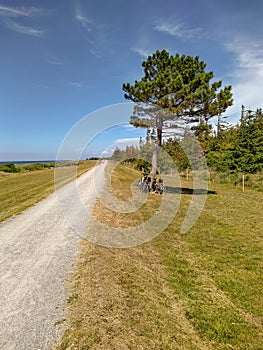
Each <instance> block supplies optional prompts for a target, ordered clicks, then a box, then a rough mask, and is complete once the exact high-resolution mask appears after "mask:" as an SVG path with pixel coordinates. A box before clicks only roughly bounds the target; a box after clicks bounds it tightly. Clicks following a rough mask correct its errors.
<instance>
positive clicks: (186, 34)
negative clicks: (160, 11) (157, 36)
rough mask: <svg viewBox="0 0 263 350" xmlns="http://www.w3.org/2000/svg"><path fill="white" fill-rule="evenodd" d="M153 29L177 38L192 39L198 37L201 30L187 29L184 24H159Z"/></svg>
mask: <svg viewBox="0 0 263 350" xmlns="http://www.w3.org/2000/svg"><path fill="white" fill-rule="evenodd" d="M154 29H155V30H157V31H158V32H161V33H166V34H169V35H171V36H175V37H178V38H185V39H192V38H194V37H196V36H200V34H201V33H202V29H201V28H187V27H186V25H185V24H184V23H178V24H172V23H168V22H159V23H157V24H156V25H155V26H154Z"/></svg>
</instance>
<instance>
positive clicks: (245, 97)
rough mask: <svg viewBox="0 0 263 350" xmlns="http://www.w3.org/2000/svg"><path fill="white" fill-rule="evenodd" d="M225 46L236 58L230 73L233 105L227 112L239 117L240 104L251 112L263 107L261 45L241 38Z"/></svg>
mask: <svg viewBox="0 0 263 350" xmlns="http://www.w3.org/2000/svg"><path fill="white" fill-rule="evenodd" d="M225 46H226V48H227V50H228V51H230V52H232V53H233V54H234V55H235V58H236V68H235V69H234V70H233V71H232V72H231V80H232V81H233V83H232V86H233V98H234V105H233V106H232V107H230V108H229V109H228V111H227V112H228V114H229V115H230V116H233V115H235V114H236V115H237V117H240V111H241V105H242V104H243V105H245V107H246V108H247V109H251V110H255V109H256V108H258V107H263V98H262V89H263V44H262V42H261V41H258V42H257V41H256V40H254V41H253V40H251V38H250V39H248V38H246V39H245V38H242V40H241V39H238V40H235V41H233V42H232V43H228V44H226V45H225Z"/></svg>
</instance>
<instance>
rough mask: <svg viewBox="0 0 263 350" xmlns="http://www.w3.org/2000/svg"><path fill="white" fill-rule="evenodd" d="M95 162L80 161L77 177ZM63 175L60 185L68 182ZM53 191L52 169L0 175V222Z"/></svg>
mask: <svg viewBox="0 0 263 350" xmlns="http://www.w3.org/2000/svg"><path fill="white" fill-rule="evenodd" d="M95 164H96V161H81V162H80V164H79V166H78V170H77V171H78V176H79V175H81V174H83V173H84V172H85V171H88V170H89V169H91V168H92V167H93V166H94V165H95ZM65 170H66V171H65V175H64V176H63V177H61V183H60V185H63V184H65V183H66V182H68V181H70V179H69V178H67V173H68V172H67V167H65ZM53 191H54V169H43V170H35V171H29V172H21V173H9V174H8V173H1V174H0V222H1V221H4V220H5V219H7V218H9V217H11V216H13V215H17V214H19V213H21V212H22V211H23V210H25V209H27V208H29V207H30V206H32V205H34V204H35V203H37V202H39V201H40V200H42V199H43V198H45V197H47V195H49V194H50V193H52V192H53Z"/></svg>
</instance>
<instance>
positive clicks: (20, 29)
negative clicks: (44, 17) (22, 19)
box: [7, 21, 44, 36]
mask: <svg viewBox="0 0 263 350" xmlns="http://www.w3.org/2000/svg"><path fill="white" fill-rule="evenodd" d="M7 27H8V28H9V29H12V30H13V31H15V32H17V33H21V34H26V35H30V36H42V35H43V34H44V31H43V30H39V29H36V28H33V27H27V26H22V25H20V24H17V23H15V22H13V21H8V22H7Z"/></svg>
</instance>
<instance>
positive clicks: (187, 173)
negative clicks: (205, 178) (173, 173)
mask: <svg viewBox="0 0 263 350" xmlns="http://www.w3.org/2000/svg"><path fill="white" fill-rule="evenodd" d="M188 179H189V172H188V168H186V180H188Z"/></svg>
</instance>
